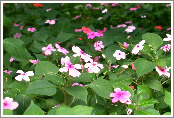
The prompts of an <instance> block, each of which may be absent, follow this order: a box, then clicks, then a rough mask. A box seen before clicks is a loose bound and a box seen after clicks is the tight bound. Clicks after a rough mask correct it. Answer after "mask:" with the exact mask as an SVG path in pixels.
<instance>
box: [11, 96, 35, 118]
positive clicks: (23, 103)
mask: <svg viewBox="0 0 174 118" xmlns="http://www.w3.org/2000/svg"><path fill="white" fill-rule="evenodd" d="M31 100H32V97H30V96H27V95H25V94H19V95H17V96H16V97H15V101H16V102H17V103H18V104H19V106H18V108H17V109H15V110H14V112H15V114H16V115H23V113H24V112H25V110H26V109H27V108H28V106H30V104H31Z"/></svg>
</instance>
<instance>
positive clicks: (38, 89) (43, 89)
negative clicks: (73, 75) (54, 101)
mask: <svg viewBox="0 0 174 118" xmlns="http://www.w3.org/2000/svg"><path fill="white" fill-rule="evenodd" d="M55 93H56V86H55V85H54V84H51V83H50V82H48V81H46V80H36V81H33V82H31V84H30V85H29V87H28V88H27V90H26V94H32V95H33V94H34V95H47V96H52V95H54V94H55Z"/></svg>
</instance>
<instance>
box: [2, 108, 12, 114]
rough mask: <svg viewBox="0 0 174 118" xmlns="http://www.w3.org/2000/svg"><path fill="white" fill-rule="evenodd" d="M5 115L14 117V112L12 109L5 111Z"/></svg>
mask: <svg viewBox="0 0 174 118" xmlns="http://www.w3.org/2000/svg"><path fill="white" fill-rule="evenodd" d="M3 115H13V111H12V110H10V109H3Z"/></svg>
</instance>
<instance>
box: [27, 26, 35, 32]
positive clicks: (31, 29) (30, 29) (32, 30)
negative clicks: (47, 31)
mask: <svg viewBox="0 0 174 118" xmlns="http://www.w3.org/2000/svg"><path fill="white" fill-rule="evenodd" d="M28 31H30V32H34V31H36V28H34V27H33V28H28Z"/></svg>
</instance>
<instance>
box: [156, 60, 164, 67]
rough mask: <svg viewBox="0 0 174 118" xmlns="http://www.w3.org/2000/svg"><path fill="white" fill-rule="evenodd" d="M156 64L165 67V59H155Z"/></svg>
mask: <svg viewBox="0 0 174 118" xmlns="http://www.w3.org/2000/svg"><path fill="white" fill-rule="evenodd" d="M156 64H157V65H159V66H161V67H163V68H165V67H166V60H165V59H158V61H156Z"/></svg>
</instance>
